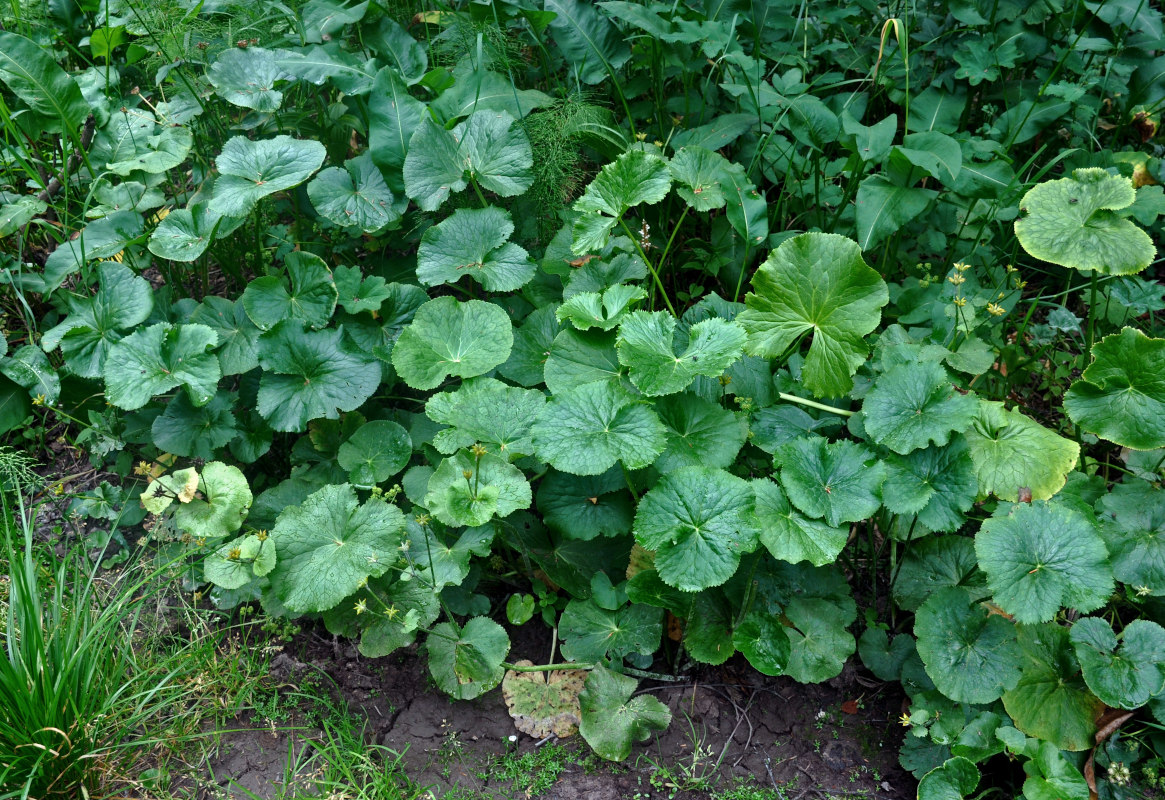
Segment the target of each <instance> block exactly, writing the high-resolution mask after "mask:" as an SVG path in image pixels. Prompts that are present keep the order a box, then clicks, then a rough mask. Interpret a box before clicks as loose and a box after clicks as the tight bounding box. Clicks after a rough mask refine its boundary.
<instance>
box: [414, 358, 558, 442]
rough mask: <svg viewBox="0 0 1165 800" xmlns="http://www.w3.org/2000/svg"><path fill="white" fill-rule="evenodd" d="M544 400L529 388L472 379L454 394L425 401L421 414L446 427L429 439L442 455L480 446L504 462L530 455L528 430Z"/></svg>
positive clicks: (497, 381)
mask: <svg viewBox="0 0 1165 800" xmlns="http://www.w3.org/2000/svg"><path fill="white" fill-rule="evenodd" d="M544 405H546V397H545V395H543V394H542V392H538V391H535V390H533V389H516V388H514V387H513V386H507V385H506V384H504V383H502V382H501V381H499V380H494V379H493V378H472V379H470V380H467V381H466V382H465V383H463V384H462V385H461V388H459V389H458V390H457V391H456V392H442V393H440V394H435V395H433V396H432V397H430V398H429V401H428V402H427V403H426V404H425V414H426V415H427V416H428V417H429V419H431V420H433V421H434V422H437V423H440V424H442V425H448V426H449V427H448V428H445V429H444V430H441V431H438V432H437V435H436V436H434V437H433V446H434V447H436V448H437V450H438V451H439V452H441V453H444V454H446V455H448V454H450V453H455V452H457V451H458V450H460V449H461V448H463V447H469V446H471V445H473V444H482V445H484V446H485V447H486V449H487V450H489V451H490V452H492V453H497V454H498V455H500V456H501V457H502V458H504V459H506V460H507V461H512V460H514V459H515V458H517V457H519V456H524V455H527V456H528V455H532V454H533V452H534V443H533V441H532V440H531V438H530V427H531V426H532V425H533V424H534V420H535V419H537V417H538V414H539V412H540V411H542V407H543V406H544Z"/></svg>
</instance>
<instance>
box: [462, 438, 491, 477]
mask: <svg viewBox="0 0 1165 800" xmlns="http://www.w3.org/2000/svg"><path fill="white" fill-rule="evenodd" d="M470 450H471V451H472V452H473V454H474V455H475V456H477V457H478V458H481V457H482V456H484V455H485V454H486V449H485V446H484V445H482V444H475V445H474V446H473V447H471V448H470ZM466 477H469V476H468V475H467V476H466Z"/></svg>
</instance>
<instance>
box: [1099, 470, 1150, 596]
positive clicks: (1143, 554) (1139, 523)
mask: <svg viewBox="0 0 1165 800" xmlns="http://www.w3.org/2000/svg"><path fill="white" fill-rule="evenodd" d="M1158 458H1159V456H1158ZM1096 510H1097V511H1098V512H1099V513H1100V514H1101V516H1102V519H1103V520H1104V522H1105V526H1104V528H1103V529H1102V530H1101V533H1102V535H1103V536H1104V538H1105V543H1106V544H1107V545H1108V550H1109V553H1110V554H1111V555H1112V571H1113V574H1114V575H1115V576H1116V579H1117V580H1118V581H1121V582H1122V583H1127V584H1129V585H1130V586H1132V587H1134V591H1136V592H1137V593H1141V594H1148V595H1149V596H1152V597H1160V596H1162V595H1165V490H1162V489H1160V488H1156V487H1154V486H1152V485H1151V484H1149V483H1146V482H1144V481H1131V482H1129V483H1119V484H1117V485H1116V486H1114V487H1113V489H1112V492H1111V493H1110V494H1107V495H1105V496H1104V497H1102V498H1100V501H1099V502H1098V503H1097V505H1096Z"/></svg>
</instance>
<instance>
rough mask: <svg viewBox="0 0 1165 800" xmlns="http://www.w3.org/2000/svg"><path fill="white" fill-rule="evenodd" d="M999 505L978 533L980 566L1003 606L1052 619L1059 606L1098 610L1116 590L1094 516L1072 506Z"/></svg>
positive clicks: (1025, 617) (1030, 618)
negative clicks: (1007, 508) (1005, 509)
mask: <svg viewBox="0 0 1165 800" xmlns="http://www.w3.org/2000/svg"><path fill="white" fill-rule="evenodd" d="M1002 510H1003V509H1000V510H999V511H997V512H996V514H997V516H993V517H991V518H990V519H988V520H987V521H985V522H984V523H983V525H982V527H981V528H980V529H979V533H978V534H977V535H976V536H975V552H976V553H977V554H978V556H979V565H980V567H981V568H982V569H983V571H984V572H986V573H987V583H988V585H989V586H990V587H991V592H992V593H993V594H994V596H995V601H996V602H997V603H998V604H999V606H1000V607H1001V608H1002V609H1003V610H1004V611H1006V612H1007V613H1009V614H1011V615H1012V616H1014V617H1015V618H1016V620H1018V621H1019V622H1028V623H1030V622H1044V621H1047V620H1050V619H1052V618H1053V617H1054V616H1055V615H1056V614H1057V613H1058V612H1059V610H1060V606H1067V607H1068V608H1073V609H1076V610H1077V611H1083V612H1087V611H1094V610H1096V609H1098V608H1100V607H1101V606H1103V605H1104V603H1105V602H1106V601H1107V600H1108V598H1109V595H1111V594H1112V590H1113V582H1112V568H1111V567H1110V566H1109V564H1108V551H1107V550H1106V549H1105V547H1104V541H1103V540H1102V539H1101V538H1100V534H1099V533H1097V531H1096V528H1095V526H1094V525H1093V523H1092V521H1091V520H1089V519H1088V518H1087V517H1086V516H1084V514H1082V513H1081V512H1080V511H1077V510H1076V509H1075V508H1074V507H1071V506H1068V505H1058V504H1057V505H1054V504H1051V503H1048V502H1046V501H1041V502H1036V503H1031V504H1027V503H1020V504H1019V505H1017V506H1015V507H1014V508H1013V509H1012V510H1011V513H1010V514H1007V515H1006V516H1002V515H1001V512H1002Z"/></svg>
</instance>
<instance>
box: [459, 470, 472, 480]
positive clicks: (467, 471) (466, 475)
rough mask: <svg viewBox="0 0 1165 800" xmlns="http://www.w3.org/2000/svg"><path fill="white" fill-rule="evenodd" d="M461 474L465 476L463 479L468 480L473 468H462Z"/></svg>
mask: <svg viewBox="0 0 1165 800" xmlns="http://www.w3.org/2000/svg"><path fill="white" fill-rule="evenodd" d="M461 475H462V476H463V477H464V478H465V480H469V479H470V478H472V477H473V470H471V469H463V470H461Z"/></svg>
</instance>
